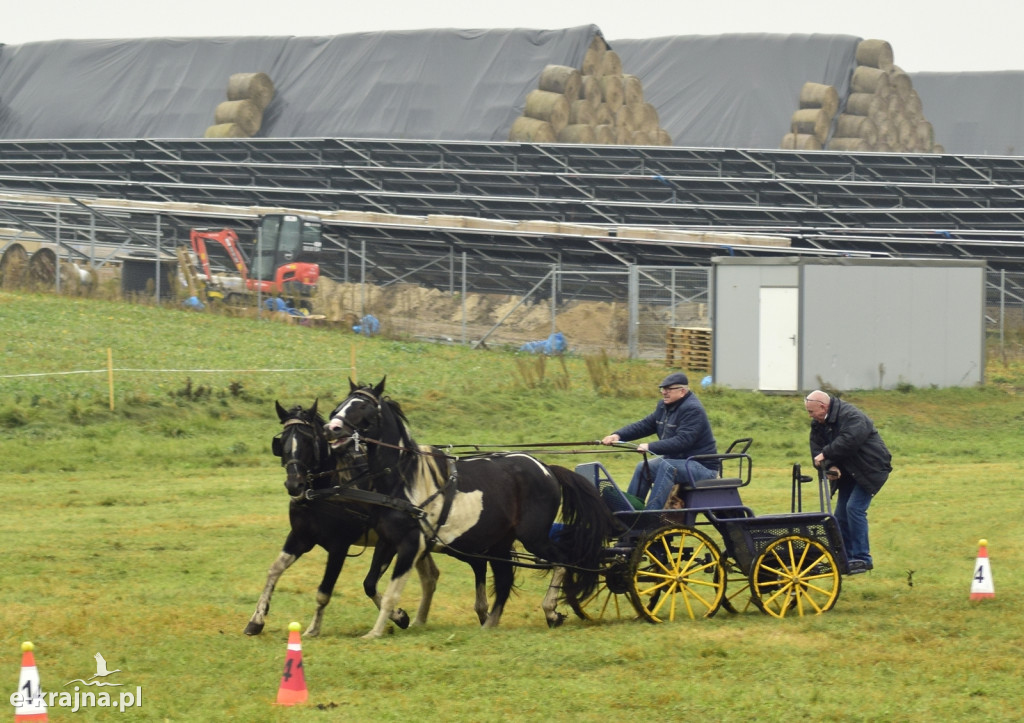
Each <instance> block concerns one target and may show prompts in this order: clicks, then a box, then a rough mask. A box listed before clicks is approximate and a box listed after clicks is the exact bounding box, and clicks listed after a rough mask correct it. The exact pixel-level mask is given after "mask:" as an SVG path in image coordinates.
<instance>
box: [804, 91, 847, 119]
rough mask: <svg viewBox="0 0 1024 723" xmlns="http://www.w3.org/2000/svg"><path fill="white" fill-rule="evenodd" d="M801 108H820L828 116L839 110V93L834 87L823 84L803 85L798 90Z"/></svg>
mask: <svg viewBox="0 0 1024 723" xmlns="http://www.w3.org/2000/svg"><path fill="white" fill-rule="evenodd" d="M800 107H801V108H821V109H822V110H824V111H825V112H826V113H828V114H829V115H830V116H832V115H835V114H836V111H837V110H839V93H838V92H837V91H836V89H835V86H832V85H825V84H824V83H804V84H803V87H802V88H800Z"/></svg>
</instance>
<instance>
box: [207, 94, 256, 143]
mask: <svg viewBox="0 0 1024 723" xmlns="http://www.w3.org/2000/svg"><path fill="white" fill-rule="evenodd" d="M213 122H214V123H235V124H236V125H238V127H239V128H241V129H242V130H243V131H244V132H245V133H246V134H248V135H250V136H252V135H255V134H256V132H257V131H259V129H260V125H261V124H262V123H263V111H262V110H260V108H259V106H258V105H256V104H255V103H253V102H252V101H251V100H226V101H224V102H223V103H220V104H218V105H217V109H216V110H215V111H214V113H213Z"/></svg>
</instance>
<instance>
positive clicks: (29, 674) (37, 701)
mask: <svg viewBox="0 0 1024 723" xmlns="http://www.w3.org/2000/svg"><path fill="white" fill-rule="evenodd" d="M33 650H35V646H34V645H33V644H32V643H30V642H28V641H26V642H24V643H22V644H21V675H20V676H19V677H18V691H17V694H16V695H19V698H18V701H17V705H16V707H15V709H14V720H15V722H16V723H18V722H19V721H34V723H39V721H46V720H49V719H48V718H47V717H46V701H45V700H43V689H42V687H41V686H40V685H39V670H38V669H37V668H36V657H35V655H33V653H32V651H33ZM12 698H13V696H12ZM12 702H14V701H12Z"/></svg>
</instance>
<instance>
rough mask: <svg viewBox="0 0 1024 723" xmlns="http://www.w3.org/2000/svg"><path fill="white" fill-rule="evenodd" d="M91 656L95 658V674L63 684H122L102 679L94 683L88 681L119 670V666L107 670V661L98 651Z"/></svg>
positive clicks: (104, 676)
mask: <svg viewBox="0 0 1024 723" xmlns="http://www.w3.org/2000/svg"><path fill="white" fill-rule="evenodd" d="M92 657H94V658H96V673H95V675H91V676H89V680H82V679H81V678H75V679H74V680H69V681H68V682H67V683H65V684H64V685H65V686H68V685H71V684H72V683H81V684H82V685H124V683H107V682H105V681H102V680H97V681H96V682H95V683H92V682H90V681H91V680H93V679H94V678H106V677H107V676H108V675H113V674H114V673H120V672H121V669H120V668H116V669H114V670H107V661H106V660H105V659H104V658H103V656H102V655H100V654H99V653H96V655H94V656H92Z"/></svg>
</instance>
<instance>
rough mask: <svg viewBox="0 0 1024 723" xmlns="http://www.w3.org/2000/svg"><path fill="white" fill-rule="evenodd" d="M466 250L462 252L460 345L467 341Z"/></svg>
mask: <svg viewBox="0 0 1024 723" xmlns="http://www.w3.org/2000/svg"><path fill="white" fill-rule="evenodd" d="M467 321H468V320H467V318H466V252H465V251H463V252H462V345H463V346H465V345H466V344H467V343H468V339H467V333H468V330H467V329H466V322H467Z"/></svg>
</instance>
